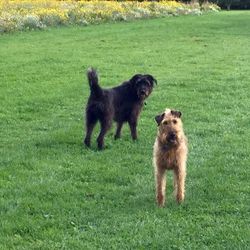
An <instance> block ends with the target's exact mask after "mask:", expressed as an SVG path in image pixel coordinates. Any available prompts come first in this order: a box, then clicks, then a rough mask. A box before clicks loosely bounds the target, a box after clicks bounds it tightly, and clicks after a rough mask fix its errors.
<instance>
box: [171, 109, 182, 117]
mask: <svg viewBox="0 0 250 250" xmlns="http://www.w3.org/2000/svg"><path fill="white" fill-rule="evenodd" d="M171 115H173V116H176V117H178V118H180V117H181V115H182V113H181V112H180V111H177V110H171Z"/></svg>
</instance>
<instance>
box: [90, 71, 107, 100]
mask: <svg viewBox="0 0 250 250" xmlns="http://www.w3.org/2000/svg"><path fill="white" fill-rule="evenodd" d="M87 77H88V80H89V87H90V91H91V94H93V95H95V96H97V97H101V96H102V92H103V91H102V88H101V87H100V86H99V84H98V75H97V72H96V70H95V69H94V68H92V67H91V68H89V69H88V70H87Z"/></svg>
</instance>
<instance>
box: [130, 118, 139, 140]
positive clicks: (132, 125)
mask: <svg viewBox="0 0 250 250" xmlns="http://www.w3.org/2000/svg"><path fill="white" fill-rule="evenodd" d="M128 124H129V127H130V131H131V136H132V139H133V140H137V129H136V127H137V120H135V119H133V120H130V121H129V122H128Z"/></svg>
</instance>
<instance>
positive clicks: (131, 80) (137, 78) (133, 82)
mask: <svg viewBox="0 0 250 250" xmlns="http://www.w3.org/2000/svg"><path fill="white" fill-rule="evenodd" d="M141 77H142V75H141V74H136V75H134V76H133V77H132V78H131V79H130V80H129V81H130V82H131V83H132V84H135V83H136V82H137V81H138V80H139V79H140V78H141Z"/></svg>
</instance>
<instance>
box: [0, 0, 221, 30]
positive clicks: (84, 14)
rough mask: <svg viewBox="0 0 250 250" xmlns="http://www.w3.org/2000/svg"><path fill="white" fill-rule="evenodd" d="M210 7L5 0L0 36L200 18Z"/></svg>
mask: <svg viewBox="0 0 250 250" xmlns="http://www.w3.org/2000/svg"><path fill="white" fill-rule="evenodd" d="M218 9H219V8H218V7H217V6H216V5H214V4H206V5H204V6H203V8H202V11H201V10H200V7H199V4H197V3H196V4H183V3H180V2H176V1H161V2H135V1H126V2H117V1H68V0H66V1H57V0H36V1H32V0H5V1H1V2H0V33H3V32H10V31H15V30H29V29H44V28H46V27H50V26H58V25H70V24H77V25H88V24H92V23H102V22H108V21H122V20H124V21H126V20H133V19H141V18H151V17H162V16H169V15H187V14H193V15H200V14H202V12H203V11H218Z"/></svg>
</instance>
